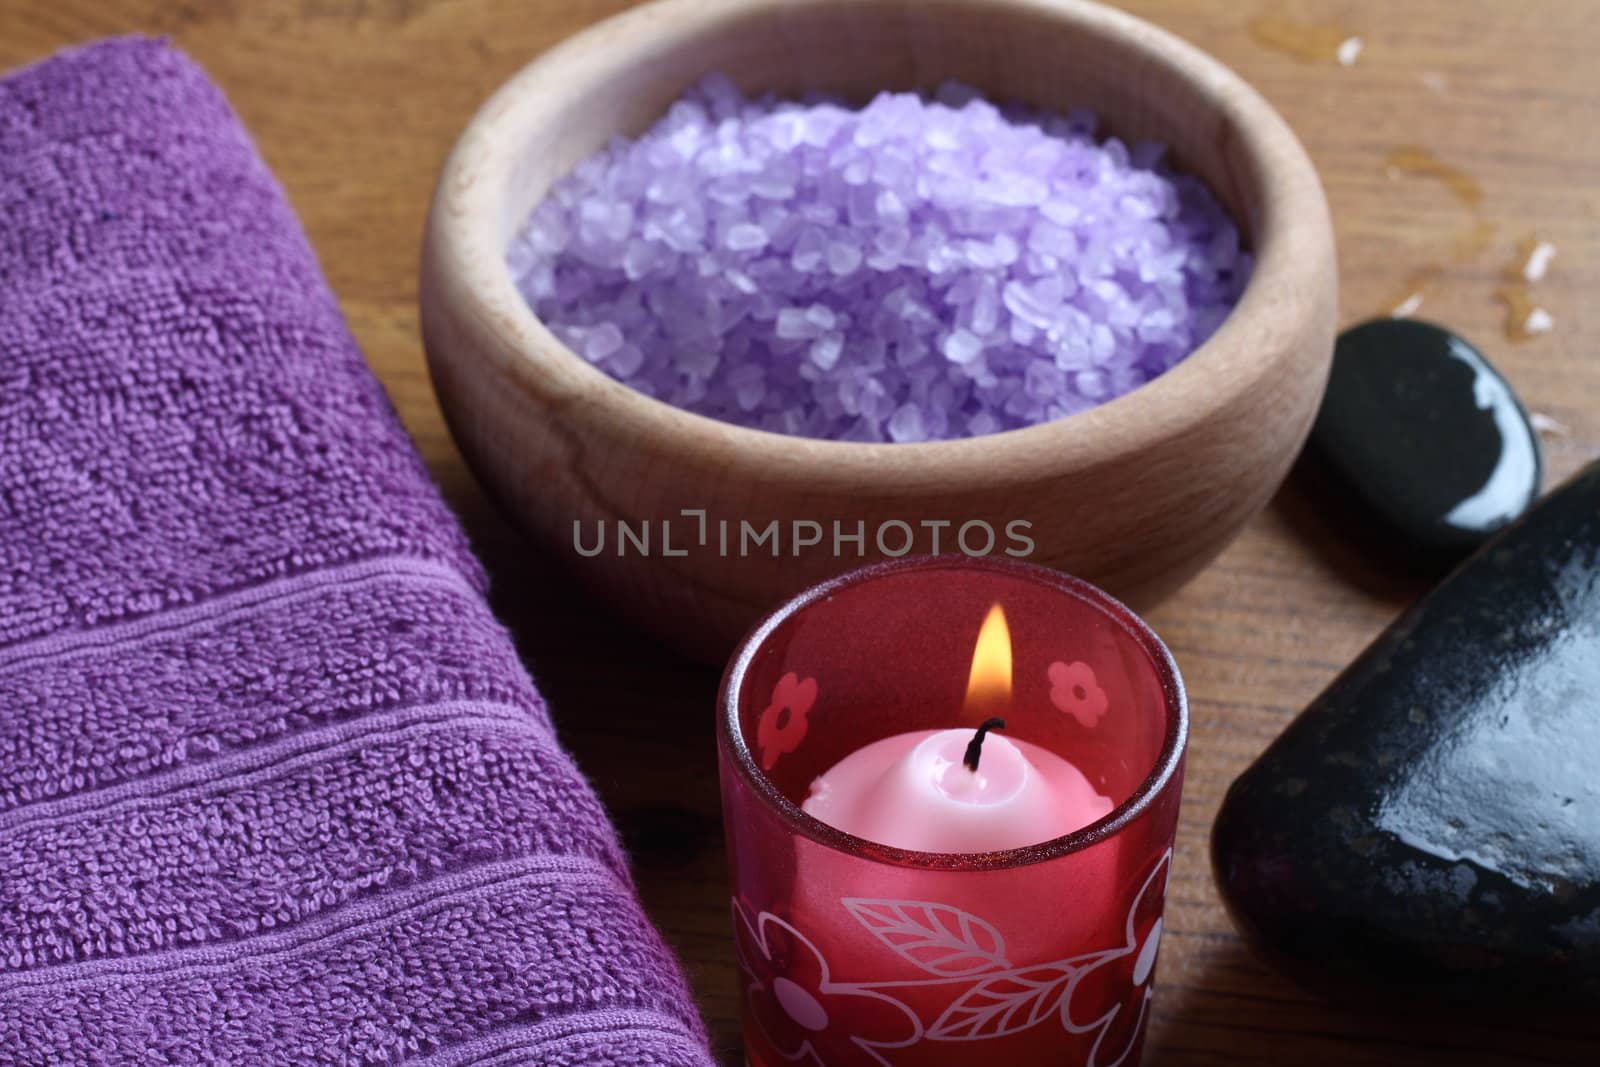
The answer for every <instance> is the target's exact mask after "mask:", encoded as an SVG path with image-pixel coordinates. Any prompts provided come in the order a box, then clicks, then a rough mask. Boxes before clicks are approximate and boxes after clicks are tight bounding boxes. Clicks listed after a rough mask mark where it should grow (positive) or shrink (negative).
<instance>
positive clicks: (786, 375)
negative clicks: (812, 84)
mask: <svg viewBox="0 0 1600 1067" xmlns="http://www.w3.org/2000/svg"><path fill="white" fill-rule="evenodd" d="M1163 153H1164V149H1163V147H1162V146H1160V145H1155V144H1139V145H1134V146H1131V147H1130V146H1128V145H1125V144H1123V143H1122V142H1121V141H1119V140H1117V139H1115V138H1109V139H1105V140H1097V139H1096V137H1095V118H1094V116H1093V115H1092V114H1090V113H1089V112H1086V111H1073V112H1069V113H1067V114H1065V115H1050V114H1042V113H1036V112H1032V111H1026V110H1022V109H1013V108H1007V109H1000V108H997V107H995V106H994V105H993V104H991V103H989V102H987V101H985V100H983V99H981V98H979V97H978V96H977V94H976V93H974V92H973V91H971V90H969V89H966V88H963V87H959V86H946V87H944V88H943V89H941V90H940V91H939V92H938V93H936V94H935V95H934V96H933V97H932V98H925V97H922V96H918V95H914V94H908V93H884V94H881V95H879V96H878V97H877V98H876V99H874V100H873V101H872V102H871V103H870V104H868V105H867V106H866V107H865V108H862V109H859V110H853V109H850V108H847V107H845V106H843V105H841V104H839V103H837V102H835V101H831V100H827V99H822V98H815V99H806V100H802V101H798V102H796V101H781V100H777V99H775V98H772V97H763V98H761V99H755V100H752V99H747V98H745V97H743V96H742V95H741V94H740V93H739V92H738V90H737V89H735V88H734V87H733V85H732V84H731V83H729V82H728V81H727V80H725V79H723V78H720V77H716V76H712V77H709V78H707V79H705V80H704V81H702V82H701V83H700V84H698V85H697V86H695V87H694V88H693V89H691V90H690V91H689V92H688V93H687V94H685V96H684V97H683V99H681V100H680V101H678V102H677V103H676V104H674V105H673V107H672V108H671V110H670V111H668V112H667V114H666V116H665V117H664V118H663V119H661V121H660V122H658V123H657V124H656V125H655V126H654V127H652V128H651V129H650V130H649V131H648V132H646V133H645V134H644V135H643V136H642V137H640V138H639V139H638V140H636V141H629V140H624V139H621V138H618V139H614V140H613V141H612V142H611V143H610V144H609V145H607V146H606V148H605V149H604V150H603V151H601V152H599V153H598V154H596V155H595V156H593V157H591V158H589V159H587V160H585V161H584V162H583V163H581V164H580V165H579V166H578V167H577V168H576V169H575V170H574V171H573V172H572V173H571V174H570V175H568V176H567V177H566V178H564V179H563V180H561V181H560V182H559V183H557V184H556V185H555V187H554V188H553V189H552V190H551V191H550V194H549V196H548V197H546V199H545V200H544V201H543V202H542V203H541V204H540V205H539V206H538V207H537V208H536V209H535V210H534V212H533V213H532V215H531V216H530V218H529V220H528V223H527V225H526V227H525V228H524V230H523V232H522V233H521V234H519V235H518V237H517V238H516V240H515V241H514V242H513V244H512V247H511V250H510V252H509V262H510V266H511V270H512V273H513V276H514V277H515V278H516V281H517V284H518V287H519V288H520V289H521V291H522V293H523V295H524V296H525V297H526V298H527V300H528V302H529V304H530V305H531V306H532V308H533V310H534V312H535V313H536V314H537V315H538V316H539V317H540V318H541V319H542V320H543V321H544V322H545V323H546V324H548V325H549V327H550V328H551V329H552V330H553V331H554V332H555V334H556V335H557V336H558V337H560V338H561V339H562V341H564V342H565V343H566V344H567V345H569V346H571V348H572V349H573V350H574V351H576V352H578V353H580V354H582V356H583V357H584V358H585V359H587V360H588V361H589V362H591V363H593V364H594V365H595V366H597V367H599V368H601V369H603V370H604V371H606V372H607V373H608V374H610V375H611V376H612V377H614V378H616V379H618V380H619V381H622V382H624V383H626V384H627V385H629V386H631V387H633V388H634V389H637V390H639V391H640V392H642V393H645V394H646V395H649V396H652V397H656V398H658V399H660V400H664V401H666V402H668V403H671V404H674V405H676V406H678V407H681V408H686V409H688V410H690V411H696V412H699V413H701V414H704V415H709V416H712V417H714V418H718V419H723V420H726V421H728V422H734V423H739V424H741V425H745V426H751V427H756V428H759V429H763V430H772V431H776V432H779V433H786V434H798V435H803V436H807V437H820V438H833V439H837V440H845V441H895V442H901V441H923V440H937V439H942V438H955V437H967V436H974V435H978V434H986V433H993V432H996V431H1000V430H1009V429H1016V428H1018V427H1022V426H1028V425H1032V424H1034V423H1038V422H1043V421H1046V420H1049V419H1055V418H1060V417H1062V416H1065V415H1071V414H1073V413H1074V412H1079V411H1083V410H1085V409H1087V408H1091V407H1093V406H1095V405H1096V404H1101V403H1104V402H1105V401H1107V400H1110V399H1112V398H1113V397H1117V396H1120V395H1122V394H1123V393H1126V392H1128V391H1129V390H1131V389H1135V388H1137V387H1138V386H1140V385H1142V384H1143V383H1145V382H1147V381H1149V380H1150V379H1152V378H1154V377H1155V376H1157V375H1159V374H1161V373H1162V372H1163V371H1165V370H1167V369H1168V368H1170V367H1172V366H1173V365H1174V364H1176V363H1177V362H1178V361H1180V360H1182V359H1183V358H1184V357H1185V356H1186V355H1187V354H1188V353H1190V352H1191V351H1193V350H1194V349H1195V348H1196V347H1197V346H1199V345H1200V344H1201V343H1202V342H1203V341H1205V339H1206V338H1207V337H1209V336H1210V335H1211V333H1212V332H1213V331H1214V330H1215V329H1216V328H1217V326H1218V325H1219V324H1220V323H1221V322H1222V320H1223V318H1224V317H1225V316H1226V315H1227V314H1228V312H1229V310H1230V309H1231V308H1232V307H1233V305H1234V303H1235V302H1236V301H1237V300H1238V298H1239V294H1240V292H1241V291H1242V290H1243V288H1244V285H1245V282H1246V280H1247V278H1248V276H1249V273H1250V265H1251V261H1250V257H1249V255H1248V254H1247V253H1246V252H1244V251H1243V250H1242V249H1241V247H1240V241H1239V235H1238V231H1237V230H1236V229H1235V227H1234V225H1233V222H1232V221H1231V220H1230V219H1229V217H1228V215H1227V213H1226V212H1225V211H1224V210H1223V208H1222V207H1221V205H1220V204H1219V203H1218V202H1217V200H1216V199H1215V197H1213V196H1212V195H1211V193H1210V191H1209V190H1208V189H1207V188H1206V187H1205V186H1204V185H1203V184H1202V183H1201V182H1200V181H1199V180H1198V179H1196V178H1194V177H1191V176H1189V175H1185V174H1181V173H1177V172H1175V171H1174V170H1172V169H1171V168H1170V167H1168V166H1166V165H1165V164H1164V162H1163Z"/></svg>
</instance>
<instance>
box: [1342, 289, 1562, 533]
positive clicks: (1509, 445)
mask: <svg viewBox="0 0 1600 1067" xmlns="http://www.w3.org/2000/svg"><path fill="white" fill-rule="evenodd" d="M1310 452H1311V454H1312V456H1314V457H1315V458H1317V459H1319V460H1320V461H1321V462H1322V464H1323V466H1324V467H1325V468H1326V469H1327V470H1329V471H1331V472H1332V473H1333V474H1334V476H1335V479H1336V480H1337V481H1338V482H1341V483H1343V485H1344V487H1345V488H1346V489H1347V490H1348V491H1349V492H1350V493H1351V494H1352V495H1353V496H1354V497H1355V498H1356V499H1358V500H1359V501H1361V502H1362V503H1363V504H1364V505H1365V510H1366V511H1367V513H1368V515H1369V516H1371V517H1375V518H1376V519H1378V520H1379V521H1380V523H1381V524H1382V525H1383V526H1385V527H1386V528H1388V529H1389V530H1390V531H1392V533H1397V534H1399V535H1400V536H1401V537H1402V538H1404V539H1405V542H1406V543H1407V545H1408V546H1409V547H1410V548H1411V549H1413V552H1414V554H1416V555H1420V556H1421V557H1422V558H1424V559H1426V558H1436V559H1441V560H1443V561H1445V562H1446V563H1449V562H1453V561H1454V560H1457V559H1459V558H1460V557H1461V556H1464V555H1466V554H1467V553H1468V552H1470V551H1471V550H1472V549H1474V548H1476V547H1477V546H1478V545H1480V544H1482V543H1483V542H1484V541H1485V540H1487V539H1488V538H1489V537H1490V536H1491V535H1493V534H1494V533H1495V532H1496V531H1497V530H1499V529H1501V528H1502V527H1504V526H1506V525H1507V524H1509V523H1510V522H1512V521H1513V520H1515V519H1516V518H1517V517H1518V516H1520V515H1521V514H1522V513H1523V512H1524V511H1526V510H1527V508H1528V506H1529V505H1530V504H1532V503H1533V501H1534V500H1535V499H1536V498H1537V496H1538V494H1539V480H1540V467H1541V463H1540V458H1539V442H1538V437H1537V435H1536V434H1535V433H1534V431H1533V428H1532V427H1531V426H1530V424H1529V422H1528V418H1527V415H1526V413H1525V412H1524V411H1523V409H1522V405H1521V404H1520V403H1519V402H1518V401H1517V397H1516V394H1515V393H1513V392H1512V390H1511V386H1510V385H1508V384H1507V383H1506V381H1505V379H1504V378H1502V377H1501V376H1500V375H1499V373H1497V372H1496V371H1495V369H1494V368H1493V367H1492V366H1490V364H1489V361H1488V360H1486V359H1485V358H1484V357H1483V354H1482V353H1480V352H1479V351H1478V350H1477V349H1475V348H1473V347H1472V346H1471V345H1469V344H1467V343H1466V342H1465V341H1463V340H1462V339H1461V338H1459V337H1457V336H1455V335H1454V334H1452V333H1449V332H1448V331H1446V330H1443V329H1441V328H1439V327H1438V326H1433V325H1431V324H1429V323H1426V322H1418V321H1416V320H1413V319H1379V320H1375V321H1373V322H1367V323H1363V324H1362V325H1360V326H1355V327H1352V328H1351V329H1348V330H1346V331H1345V332H1344V333H1343V334H1341V335H1340V336H1339V343H1338V345H1337V347H1336V348H1335V350H1334V357H1333V369H1332V371H1331V373H1330V375H1329V378H1328V391H1327V394H1326V395H1325V397H1324V399H1323V402H1322V407H1321V409H1320V410H1319V411H1318V413H1317V421H1316V424H1315V425H1314V427H1313V428H1312V431H1311V441H1310Z"/></svg>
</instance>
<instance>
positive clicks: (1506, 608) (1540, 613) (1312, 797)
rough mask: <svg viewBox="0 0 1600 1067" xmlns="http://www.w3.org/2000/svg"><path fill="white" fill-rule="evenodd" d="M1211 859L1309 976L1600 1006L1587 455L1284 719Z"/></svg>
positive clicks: (1597, 731)
mask: <svg viewBox="0 0 1600 1067" xmlns="http://www.w3.org/2000/svg"><path fill="white" fill-rule="evenodd" d="M1212 859H1213V863H1214V866H1215V873H1216V877H1217V881H1218V883H1219V885H1220V887H1221V889H1222V893H1223V897H1224V899H1225V900H1226V902H1227V904H1228V907H1229V910H1230V911H1231V912H1232V914H1233V917H1234V920H1235V922H1236V923H1237V924H1238V926H1239V927H1240V928H1241V930H1243V931H1244V932H1245V934H1246V935H1247V936H1248V937H1249V939H1250V940H1251V941H1252V942H1253V943H1254V944H1255V945H1256V946H1257V947H1258V948H1259V949H1261V950H1262V951H1263V952H1264V953H1265V954H1266V955H1267V956H1269V957H1270V958H1272V959H1273V960H1275V961H1276V962H1278V963H1279V964H1280V965H1282V966H1283V967H1284V968H1285V969H1286V970H1288V971H1289V972H1290V973H1291V974H1292V975H1293V976H1295V977H1297V978H1299V979H1300V980H1301V981H1302V982H1303V983H1305V984H1307V985H1310V986H1312V987H1315V988H1320V989H1322V990H1324V991H1327V992H1330V993H1335V994H1339V993H1342V994H1346V995H1349V996H1351V997H1355V998H1357V999H1362V1000H1381V1001H1392V1000H1397V999H1401V998H1404V999H1416V998H1424V999H1434V1000H1438V1001H1448V1002H1459V1001H1486V1002H1487V1001H1493V1002H1501V1001H1505V1000H1516V1001H1532V1002H1536V1003H1538V1004H1539V1005H1542V1006H1544V1007H1546V1008H1549V1007H1564V1006H1569V1005H1573V1004H1581V1005H1584V1006H1587V1007H1590V1008H1593V1007H1596V1006H1600V463H1595V464H1593V465H1591V466H1590V467H1589V468H1588V469H1587V470H1585V471H1584V472H1583V473H1582V474H1580V475H1579V476H1577V477H1576V478H1574V479H1573V480H1572V481H1570V482H1568V483H1567V484H1566V485H1565V486H1563V487H1562V488H1561V489H1559V490H1557V491H1556V492H1554V493H1553V494H1551V495H1550V496H1549V497H1548V498H1547V499H1546V500H1544V501H1543V502H1541V503H1540V504H1539V505H1538V506H1537V507H1535V508H1534V509H1533V510H1532V511H1531V512H1529V514H1528V515H1527V516H1526V517H1525V518H1523V520H1522V521H1521V522H1519V523H1518V524H1516V525H1515V526H1513V527H1512V528H1511V529H1509V530H1507V531H1505V532H1504V533H1502V534H1501V535H1500V536H1499V537H1497V538H1496V539H1495V540H1494V541H1492V542H1491V543H1490V544H1488V545H1487V546H1485V547H1484V549H1482V550H1481V551H1480V552H1479V553H1478V554H1477V555H1475V556H1473V557H1472V558H1471V559H1470V560H1468V561H1467V562H1466V563H1465V564H1463V565H1462V567H1461V568H1460V569H1459V570H1457V571H1456V572H1455V573H1454V574H1453V575H1452V576H1451V577H1450V578H1449V579H1448V580H1447V581H1446V582H1445V583H1444V584H1442V585H1440V586H1439V587H1438V588H1437V589H1435V590H1434V591H1433V592H1432V593H1430V594H1428V595H1427V596H1426V597H1425V598H1423V600H1421V601H1420V602H1419V603H1418V604H1417V605H1416V606H1415V607H1413V608H1411V609H1410V610H1409V611H1407V612H1406V614H1405V615H1403V616H1402V617H1401V618H1400V620H1399V621H1398V622H1396V623H1395V624H1394V625H1393V626H1392V627H1390V628H1389V629H1388V630H1387V631H1386V632H1384V633H1383V634H1382V635H1381V636H1380V637H1379V638H1378V639H1377V641H1375V642H1374V643H1373V644H1372V645H1371V647H1369V648H1368V649H1367V650H1366V651H1365V652H1363V653H1362V654H1361V656H1360V657H1359V658H1358V659H1357V660H1356V661H1355V662H1354V663H1353V664H1351V665H1350V667H1349V668H1348V669H1346V670H1345V672H1344V673H1343V674H1341V675H1340V676H1339V678H1338V679H1337V680H1335V681H1334V683H1333V684H1332V685H1331V686H1330V687H1329V688H1328V689H1327V691H1326V692H1324V693H1323V694H1322V695H1321V696H1320V697H1318V698H1317V699H1316V700H1315V701H1314V702H1313V703H1312V704H1311V706H1310V707H1308V708H1307V709H1306V710H1305V711H1304V712H1302V713H1301V715H1300V716H1299V717H1298V718H1297V719H1295V720H1294V722H1293V723H1292V724H1291V725H1290V726H1289V728H1288V729H1287V730H1285V731H1284V733H1283V735H1282V736H1281V737H1279V738H1278V739H1277V740H1276V741H1275V742H1274V743H1273V744H1272V745H1271V746H1270V747H1269V748H1268V749H1267V751H1266V752H1265V753H1264V754H1263V755H1262V756H1261V758H1260V759H1259V760H1257V761H1256V763H1255V765H1254V766H1252V767H1251V768H1250V769H1249V770H1247V771H1246V772H1245V773H1244V774H1243V775H1242V776H1240V778H1239V779H1238V781H1236V782H1235V783H1234V784H1233V787H1232V788H1231V790H1230V791H1229V793H1228V796H1227V799H1226V800H1225V802H1224V803H1223V806H1222V810H1221V813H1220V814H1219V815H1218V817H1217V822H1216V825H1215V828H1214V831H1213V835H1212Z"/></svg>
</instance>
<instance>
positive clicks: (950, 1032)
mask: <svg viewBox="0 0 1600 1067" xmlns="http://www.w3.org/2000/svg"><path fill="white" fill-rule="evenodd" d="M1076 972H1077V968H1076V967H1073V966H1071V965H1070V964H1066V963H1050V964H1046V965H1044V966H1042V967H1033V968H1030V969H1028V970H1024V971H1013V972H1011V973H1009V974H997V975H994V976H992V977H989V978H985V979H983V980H982V981H980V982H978V983H977V984H976V985H974V986H972V988H970V989H968V990H967V991H966V992H965V993H963V994H961V996H960V997H958V998H957V999H956V1001H955V1003H953V1004H951V1005H950V1006H949V1007H948V1008H946V1009H945V1010H944V1014H942V1015H940V1016H939V1018H938V1019H937V1020H935V1021H934V1024H933V1025H932V1026H931V1027H929V1028H928V1040H930V1041H979V1040H982V1039H984V1038H989V1037H1000V1036H1002V1035H1004V1034H1014V1033H1016V1032H1017V1031H1018V1030H1026V1029H1027V1028H1028V1027H1030V1026H1034V1025H1036V1024H1037V1023H1039V1022H1041V1021H1043V1020H1045V1019H1048V1018H1050V1017H1051V1016H1053V1015H1055V1014H1056V1012H1057V1011H1059V1010H1060V1005H1061V1001H1062V998H1063V997H1065V996H1066V995H1067V994H1068V992H1070V987H1071V982H1072V976H1073V975H1074V974H1075V973H1076Z"/></svg>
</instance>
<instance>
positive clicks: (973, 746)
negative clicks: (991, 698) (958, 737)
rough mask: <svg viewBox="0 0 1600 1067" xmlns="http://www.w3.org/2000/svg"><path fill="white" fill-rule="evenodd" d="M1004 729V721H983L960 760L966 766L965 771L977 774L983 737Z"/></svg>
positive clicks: (981, 754)
mask: <svg viewBox="0 0 1600 1067" xmlns="http://www.w3.org/2000/svg"><path fill="white" fill-rule="evenodd" d="M1005 728H1006V721H1005V720H1004V719H985V720H984V721H983V725H982V726H980V727H978V732H977V733H975V734H973V735H972V740H971V741H968V742H967V754H966V755H965V756H963V757H962V758H961V762H962V763H965V764H966V765H967V770H969V771H971V772H972V773H974V774H976V773H978V760H980V759H982V758H983V735H984V734H986V733H988V732H989V731H990V730H1004V729H1005Z"/></svg>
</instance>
